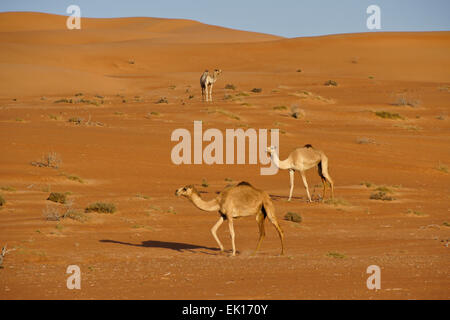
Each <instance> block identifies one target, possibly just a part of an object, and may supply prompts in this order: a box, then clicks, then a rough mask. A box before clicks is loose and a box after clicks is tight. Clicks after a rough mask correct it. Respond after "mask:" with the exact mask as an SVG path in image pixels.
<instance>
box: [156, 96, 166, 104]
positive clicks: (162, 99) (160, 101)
mask: <svg viewBox="0 0 450 320" xmlns="http://www.w3.org/2000/svg"><path fill="white" fill-rule="evenodd" d="M156 103H157V104H159V103H169V100H167V98H166V97H161V98H160V99H159V100H158V101H156Z"/></svg>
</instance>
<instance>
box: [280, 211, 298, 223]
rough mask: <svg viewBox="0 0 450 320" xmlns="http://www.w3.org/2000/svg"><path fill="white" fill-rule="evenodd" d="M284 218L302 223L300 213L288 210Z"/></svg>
mask: <svg viewBox="0 0 450 320" xmlns="http://www.w3.org/2000/svg"><path fill="white" fill-rule="evenodd" d="M284 220H287V221H292V222H297V223H300V222H302V217H301V216H300V215H299V214H298V213H295V212H288V213H286V214H285V215H284Z"/></svg>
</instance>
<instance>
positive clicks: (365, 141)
mask: <svg viewBox="0 0 450 320" xmlns="http://www.w3.org/2000/svg"><path fill="white" fill-rule="evenodd" d="M356 143H357V144H370V143H375V140H373V139H370V138H365V137H364V138H357V139H356Z"/></svg>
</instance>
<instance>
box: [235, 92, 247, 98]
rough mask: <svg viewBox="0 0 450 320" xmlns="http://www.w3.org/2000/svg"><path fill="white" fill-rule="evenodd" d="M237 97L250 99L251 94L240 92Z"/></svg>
mask: <svg viewBox="0 0 450 320" xmlns="http://www.w3.org/2000/svg"><path fill="white" fill-rule="evenodd" d="M236 96H237V97H248V96H249V94H248V93H246V92H239V93H238V94H236Z"/></svg>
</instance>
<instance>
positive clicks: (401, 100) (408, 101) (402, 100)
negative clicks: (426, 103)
mask: <svg viewBox="0 0 450 320" xmlns="http://www.w3.org/2000/svg"><path fill="white" fill-rule="evenodd" d="M392 105H394V106H410V107H413V108H414V107H417V106H419V105H420V101H419V100H417V99H413V98H411V97H410V96H409V95H407V94H402V95H400V96H398V97H397V98H396V100H395V101H394V103H392Z"/></svg>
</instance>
